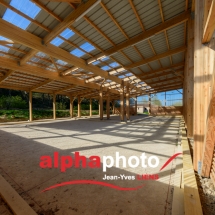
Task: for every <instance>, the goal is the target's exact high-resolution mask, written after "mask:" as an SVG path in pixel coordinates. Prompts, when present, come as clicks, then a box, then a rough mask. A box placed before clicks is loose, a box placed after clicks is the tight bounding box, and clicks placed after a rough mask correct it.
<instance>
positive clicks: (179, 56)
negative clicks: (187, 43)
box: [172, 52, 184, 64]
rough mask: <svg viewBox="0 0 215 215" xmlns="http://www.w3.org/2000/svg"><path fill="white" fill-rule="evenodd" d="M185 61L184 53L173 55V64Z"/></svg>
mask: <svg viewBox="0 0 215 215" xmlns="http://www.w3.org/2000/svg"><path fill="white" fill-rule="evenodd" d="M183 61H184V52H181V53H178V54H175V55H172V62H173V64H176V63H180V62H183Z"/></svg>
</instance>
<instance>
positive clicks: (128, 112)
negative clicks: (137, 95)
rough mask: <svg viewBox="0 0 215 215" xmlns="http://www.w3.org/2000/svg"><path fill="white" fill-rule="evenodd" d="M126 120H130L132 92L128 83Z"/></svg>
mask: <svg viewBox="0 0 215 215" xmlns="http://www.w3.org/2000/svg"><path fill="white" fill-rule="evenodd" d="M126 119H127V120H130V90H129V84H128V83H127V85H126Z"/></svg>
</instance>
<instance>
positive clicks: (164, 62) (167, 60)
mask: <svg viewBox="0 0 215 215" xmlns="http://www.w3.org/2000/svg"><path fill="white" fill-rule="evenodd" d="M160 62H161V64H162V66H163V67H169V66H171V62H170V57H169V56H168V57H164V58H161V59H160Z"/></svg>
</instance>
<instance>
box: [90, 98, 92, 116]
mask: <svg viewBox="0 0 215 215" xmlns="http://www.w3.org/2000/svg"><path fill="white" fill-rule="evenodd" d="M90 117H92V98H90Z"/></svg>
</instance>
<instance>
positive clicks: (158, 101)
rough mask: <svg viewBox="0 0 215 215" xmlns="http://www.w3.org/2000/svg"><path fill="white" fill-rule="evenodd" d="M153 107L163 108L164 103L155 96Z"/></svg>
mask: <svg viewBox="0 0 215 215" xmlns="http://www.w3.org/2000/svg"><path fill="white" fill-rule="evenodd" d="M152 105H157V106H162V103H161V101H160V100H159V99H158V97H157V96H154V97H153V98H152Z"/></svg>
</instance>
